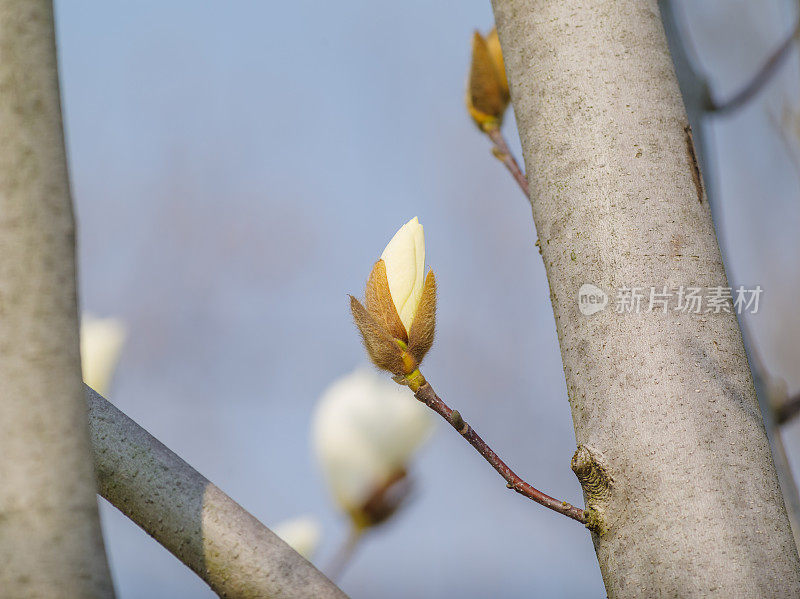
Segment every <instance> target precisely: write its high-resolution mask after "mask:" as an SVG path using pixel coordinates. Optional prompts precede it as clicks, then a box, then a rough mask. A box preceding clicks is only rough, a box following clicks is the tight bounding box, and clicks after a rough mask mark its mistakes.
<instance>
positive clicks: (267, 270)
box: [56, 0, 800, 599]
mask: <svg viewBox="0 0 800 599" xmlns="http://www.w3.org/2000/svg"><path fill="white" fill-rule="evenodd" d="M685 3H686V4H692V6H691V7H689V8H688V9H687V22H689V23H690V25H691V27H690V33H691V34H692V35H693V37H694V39H695V44H696V46H697V49H698V54H699V56H700V58H701V60H702V64H703V66H705V67H706V68H707V69H708V70H709V71H710V72H711V74H712V83H713V84H714V89H716V90H719V92H720V94H727V93H730V92H733V91H734V90H736V89H737V88H738V86H739V85H740V84H741V83H743V82H744V81H745V80H746V79H747V77H748V75H749V73H751V72H752V71H753V70H754V69H755V68H756V67H757V66H758V64H759V63H760V62H761V61H762V60H763V58H764V57H765V56H766V55H767V53H768V52H769V49H770V48H771V47H773V46H774V45H775V43H776V42H777V41H778V40H779V39H780V38H781V37H782V35H783V32H785V31H788V30H789V28H790V27H791V19H792V14H793V13H792V10H791V2H788V1H782V0H775V1H774V2H772V1H770V2H766V1H765V2H763V3H759V4H758V7H755V5H754V4H753V3H750V2H745V1H744V0H714V1H712V0H707V1H704V2H698V3H689V2H685ZM56 10H57V29H58V41H59V51H60V60H61V64H60V66H61V73H62V93H63V97H64V111H65V118H66V127H67V134H68V150H69V157H70V166H71V170H72V180H73V188H74V194H75V201H76V205H77V214H78V219H79V226H80V231H79V233H80V269H81V270H80V280H81V293H82V298H81V299H82V303H83V306H84V308H85V309H87V310H89V311H91V312H93V313H95V314H97V315H99V316H107V315H114V316H118V317H120V318H122V319H124V320H125V321H126V322H127V323H128V326H129V327H130V339H129V343H128V345H127V346H126V348H125V351H124V354H123V356H122V361H121V364H120V368H119V371H118V376H117V379H116V383H115V386H114V390H113V392H112V393H111V399H113V401H114V402H115V403H116V404H117V405H118V406H119V407H120V408H121V409H122V410H124V411H125V412H126V413H127V414H129V415H130V416H131V417H133V418H134V419H135V420H136V421H138V422H139V423H140V424H142V425H143V426H144V427H146V428H147V429H148V430H150V431H151V432H152V433H153V434H155V435H156V436H157V437H158V438H159V439H161V440H162V441H163V442H164V443H166V444H167V445H168V446H169V447H171V448H172V449H173V450H175V451H176V452H177V453H179V454H180V455H181V456H182V457H183V458H184V459H186V460H187V461H188V462H189V463H191V464H192V465H193V466H195V467H196V468H197V469H198V470H200V471H201V472H202V473H203V474H205V475H206V476H208V477H209V478H210V479H211V480H212V481H214V482H215V483H216V484H217V485H218V486H220V487H221V488H222V489H224V490H225V491H226V492H227V493H229V494H230V495H231V496H232V497H234V498H235V499H236V500H237V501H239V502H240V503H241V504H242V505H244V506H245V507H246V508H247V509H249V510H250V511H252V512H253V513H254V514H255V515H256V516H257V517H259V518H260V519H261V520H262V521H264V522H265V523H267V524H274V523H276V522H278V521H280V520H282V519H284V518H288V517H293V516H296V515H300V514H313V515H315V516H317V517H318V518H320V520H321V522H322V524H323V526H324V535H325V537H324V543H323V546H322V548H321V550H320V552H319V553H318V559H317V560H316V561H317V563H318V564H320V565H321V566H323V568H324V566H325V564H326V563H327V561H328V559H329V558H330V555H331V552H332V550H333V548H334V547H335V545H336V544H337V543H338V542H339V541H340V539H341V537H342V535H344V534H345V526H344V521H343V520H342V518H340V517H339V516H338V514H337V513H336V512H335V510H334V509H333V507H332V505H331V503H330V501H329V500H328V497H327V495H326V491H325V488H324V487H323V484H322V481H321V479H320V476H319V472H318V470H317V469H316V466H315V464H314V462H313V458H312V455H311V451H310V447H309V441H308V429H309V420H310V415H311V412H312V409H313V406H314V403H315V401H316V400H317V398H318V397H319V395H320V393H321V392H322V391H323V390H324V389H325V387H326V385H327V384H328V383H329V382H330V381H331V380H332V379H334V378H335V377H338V376H340V375H342V374H344V373H347V372H348V371H350V370H351V369H352V368H353V367H355V366H357V365H359V364H362V363H363V359H364V358H363V354H362V349H361V346H360V344H359V340H358V337H357V335H356V333H355V330H354V328H353V325H352V323H351V320H350V315H349V313H348V309H347V303H346V294H347V293H348V292H358V293H360V292H361V289H362V287H363V284H364V279H365V277H366V275H367V273H368V270H369V268H370V265H371V264H372V261H373V260H374V259H375V257H376V255H378V254H379V252H380V251H381V249H382V248H383V246H384V244H385V243H386V242H387V241H388V239H389V238H390V237H391V235H392V234H393V233H394V231H395V230H396V228H397V227H399V226H400V225H401V224H403V223H404V222H405V221H407V220H408V219H409V218H411V217H412V216H415V215H416V216H419V218H420V220H421V221H422V223H423V224H424V226H425V230H426V234H427V236H426V242H427V248H428V261H429V263H430V264H431V265H432V266H433V267H434V268H435V269H436V273H437V280H438V282H439V285H440V295H441V300H440V308H439V310H440V311H439V314H440V316H439V328H438V335H437V343H436V346H435V348H434V350H433V351H432V353H431V354H430V357H429V358H428V359H427V367H426V374H427V375H428V377H429V378H430V379H431V380H432V382H434V384H435V386H436V387H437V389H438V390H439V391H441V393H442V394H443V396H445V397H446V398H447V399H448V401H450V403H451V404H453V405H454V406H455V407H458V408H459V409H460V410H461V412H462V413H463V414H464V415H465V416H466V417H468V419H469V420H470V421H471V422H472V424H473V425H474V426H475V427H476V428H477V429H478V430H479V431H480V432H481V434H482V435H483V436H484V437H485V438H486V439H487V440H489V441H490V442H491V443H492V444H493V445H494V446H495V448H496V449H497V450H498V452H499V453H500V454H501V455H503V456H504V457H506V458H507V459H508V461H509V462H510V464H512V465H513V466H514V467H516V468H518V471H519V472H520V474H522V475H523V476H525V477H526V478H528V479H529V480H531V482H533V483H534V484H536V485H538V486H540V487H541V488H542V489H543V490H545V491H547V492H550V493H552V494H554V495H556V496H558V497H561V498H563V499H565V500H568V501H570V502H573V503H580V502H581V501H582V500H581V497H580V489H579V486H578V484H577V482H576V480H575V478H574V476H573V474H572V473H571V471H570V470H569V460H570V458H571V456H572V452H573V451H574V444H575V439H574V433H573V430H572V423H571V418H570V413H569V408H568V405H567V402H566V394H565V389H564V379H563V372H562V369H561V362H560V357H559V352H558V345H557V341H556V336H555V327H554V323H553V317H552V311H551V309H550V305H549V299H548V288H547V282H546V280H545V276H544V269H543V267H542V264H541V259H540V257H539V255H538V253H537V251H536V248H535V247H534V245H533V243H534V241H535V235H534V233H533V224H532V220H531V218H530V210H529V208H528V206H527V202H526V200H525V199H524V198H523V197H522V196H521V194H520V193H519V191H518V189H517V188H516V187H515V186H514V184H513V182H512V181H511V179H510V178H509V177H508V176H507V174H506V173H505V171H504V170H503V169H502V167H501V166H500V164H499V163H497V162H496V161H495V160H494V159H493V158H492V157H491V155H490V154H489V145H488V144H487V141H486V140H485V139H484V138H483V137H482V136H481V135H480V134H479V133H478V132H477V131H476V130H475V128H474V127H473V126H472V124H471V123H470V121H469V120H468V118H467V116H466V114H465V111H464V109H463V94H464V91H463V86H464V79H465V72H466V68H467V63H468V53H469V41H470V35H471V32H472V30H473V29H474V28H476V27H478V28H481V29H484V30H485V29H488V28H489V27H491V24H492V16H491V10H490V6H489V2H488V0H481V1H477V0H462V2H459V3H458V4H457V6H456V5H454V4H451V3H444V2H423V1H421V0H412V1H410V2H403V3H396V2H383V1H377V2H376V1H374V0H369V1H368V0H348V1H343V2H336V3H330V2H311V1H309V0H298V1H296V2H280V3H264V2H243V1H230V2H224V3H223V2H203V3H199V2H185V1H180V2H178V1H170V2H163V1H160V2H153V1H138V2H122V1H111V2H109V1H106V2H99V1H91V2H90V1H81V0H73V1H71V2H64V1H57V2H56ZM798 72H800V68H798V60H797V56H796V51H795V55H793V57H792V59H791V61H790V62H789V63H787V64H786V65H785V66H784V67H783V69H782V72H781V76H780V77H779V78H778V79H777V80H776V81H775V82H774V83H773V84H771V85H770V86H769V88H768V89H767V90H765V93H763V94H762V95H761V96H759V98H758V101H756V102H754V103H753V104H752V105H751V106H749V107H747V108H746V109H744V110H742V111H741V112H740V113H737V114H736V115H733V116H731V117H729V118H725V119H724V120H723V119H718V120H715V121H714V122H713V123H710V124H709V133H710V134H711V137H712V141H713V143H714V149H715V152H714V158H715V159H716V165H717V167H718V168H717V171H716V180H717V186H718V189H719V190H720V192H721V201H722V204H723V205H722V206H721V208H720V215H721V218H722V220H723V227H724V237H725V239H726V241H727V244H728V245H729V246H730V257H731V264H732V265H733V275H734V280H735V281H736V282H737V283H738V282H741V283H745V284H750V283H759V284H761V285H762V286H763V287H764V288H765V295H764V298H763V301H764V303H763V308H762V311H763V314H762V315H760V316H758V317H756V318H755V319H754V320H753V326H754V327H755V328H756V332H757V333H758V340H759V345H760V346H761V349H762V351H763V352H764V353H765V355H766V357H767V358H768V360H769V362H770V364H772V365H773V367H774V368H775V371H776V372H777V373H778V374H780V375H782V376H783V377H785V378H787V380H788V381H789V382H790V387H791V388H792V389H798V388H800V368H798V353H797V351H796V347H795V346H796V344H797V340H798V339H799V338H800V317H799V316H798V314H797V309H796V306H797V301H796V298H797V297H798V294H800V276H798V256H799V255H800V253H799V252H798V250H800V247H798V245H799V243H800V242H798V235H797V231H798V229H800V204H799V203H798V170H797V168H798V167H797V164H793V162H792V159H791V157H790V154H789V153H788V151H787V146H786V145H785V144H784V142H783V141H782V140H781V138H780V136H779V135H778V134H777V132H776V129H775V128H774V126H773V125H772V124H771V121H772V120H774V118H778V119H779V118H780V113H781V110H782V108H783V106H784V105H785V104H786V103H787V102H788V103H789V104H792V103H793V104H794V105H797V97H798ZM771 115H772V116H771ZM506 131H507V134H508V136H509V137H510V138H511V140H512V144H513V145H514V147H515V148H516V147H517V143H518V142H517V139H516V133H515V130H514V125H513V120H512V119H509V122H508V123H507V126H506ZM794 143H795V146H794V148H795V151H798V146H797V142H796V141H795V142H794ZM795 159H796V157H795ZM478 373H480V375H479V374H478ZM490 391H491V392H490ZM799 435H800V427H798V426H797V425H796V426H793V427H791V428H790V430H789V434H788V437H789V439H788V441H789V447H790V450H791V451H792V452H793V455H795V456H800V443H799V442H798V441H797V439H798V436H799ZM414 475H415V477H416V479H417V483H418V484H417V490H416V494H415V501H414V502H413V503H412V505H410V506H409V507H408V509H406V510H405V511H404V512H403V513H401V514H400V515H399V516H398V517H397V518H396V519H395V521H394V522H393V523H391V524H390V525H388V526H387V527H386V528H385V529H383V530H381V531H380V532H378V533H376V534H375V535H374V537H373V538H369V539H367V542H366V544H365V545H364V546H363V548H362V550H361V551H360V553H359V554H358V555H357V557H356V559H355V560H354V562H353V563H352V566H351V568H350V569H349V571H348V572H347V573H346V575H345V576H344V577H343V579H342V580H341V585H342V587H343V588H344V589H345V590H346V591H347V592H348V593H350V594H351V595H352V596H353V597H354V598H355V599H358V598H372V597H381V598H386V599H392V598H395V597H397V598H400V597H449V596H459V597H466V598H475V599H478V598H485V597H495V598H498V599H504V598H516V597H531V596H543V597H603V596H604V592H603V589H602V583H601V580H600V575H599V570H598V568H597V565H596V562H595V558H594V551H593V548H592V545H591V542H590V540H589V537H588V535H586V533H585V532H584V531H583V530H582V529H581V527H580V526H578V525H576V524H575V523H574V522H572V521H570V520H567V519H565V518H562V517H559V516H556V515H554V514H552V513H551V512H548V511H547V510H544V509H540V508H538V507H537V506H534V505H532V504H530V503H529V502H527V501H525V500H524V499H522V498H521V497H518V496H516V495H514V494H513V493H510V492H509V491H507V490H506V489H505V486H504V485H503V484H502V482H501V481H500V479H499V478H498V477H497V476H496V474H495V473H494V472H492V471H491V470H490V469H489V468H488V466H486V465H485V464H484V463H483V462H482V461H481V459H480V457H479V456H478V455H477V454H475V452H473V451H472V450H470V449H469V448H468V447H466V445H465V444H464V442H463V440H462V439H460V438H458V437H457V436H456V435H453V434H452V432H451V431H448V430H445V429H444V428H443V427H440V428H439V430H438V431H437V433H436V435H435V436H434V438H433V440H432V442H431V443H429V445H428V446H426V448H425V450H424V452H423V454H422V455H421V456H420V459H419V460H418V462H417V464H416V468H415V469H414ZM103 518H104V524H105V534H106V539H107V545H108V550H109V553H110V557H111V564H112V569H113V574H114V577H115V581H116V585H117V588H118V591H119V596H120V597H121V598H123V599H134V598H152V597H171V598H175V599H179V598H194V597H207V596H211V593H210V591H209V590H208V589H207V587H205V585H204V584H203V583H202V582H200V581H199V579H197V577H196V576H195V575H194V574H193V573H191V572H190V571H189V570H188V569H186V568H184V567H183V566H182V565H181V564H180V563H179V562H178V561H177V560H176V559H175V558H173V557H172V556H171V555H170V554H168V553H167V552H166V551H164V550H162V549H161V548H160V546H158V545H157V544H156V543H155V542H154V541H152V540H151V539H150V538H149V537H147V536H146V535H145V534H144V533H143V532H141V531H140V530H139V529H138V528H137V527H136V526H135V525H133V524H132V523H130V522H129V521H128V520H126V519H125V518H124V517H122V516H121V515H119V513H118V512H116V510H114V509H113V508H111V507H109V506H108V505H104V507H103Z"/></svg>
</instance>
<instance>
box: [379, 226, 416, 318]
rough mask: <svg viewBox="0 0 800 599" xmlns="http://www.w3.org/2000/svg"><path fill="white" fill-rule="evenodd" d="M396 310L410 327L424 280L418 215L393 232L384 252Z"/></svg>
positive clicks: (382, 256) (387, 276)
mask: <svg viewBox="0 0 800 599" xmlns="http://www.w3.org/2000/svg"><path fill="white" fill-rule="evenodd" d="M381 260H383V262H384V264H385V265H386V279H387V280H388V282H389V292H390V293H391V295H392V301H394V306H395V308H396V309H397V314H398V315H399V316H400V320H401V321H402V322H403V326H404V327H405V328H406V333H408V332H410V331H411V322H412V321H413V320H414V315H415V314H416V313H417V306H418V305H419V300H420V298H421V297H422V286H423V284H424V282H425V233H424V231H423V229H422V225H421V224H419V220H418V219H417V217H416V216H415V217H414V218H412V219H411V220H410V221H408V222H407V223H406V224H404V225H403V226H402V227H400V230H399V231H397V233H395V234H394V237H392V239H391V241H389V244H388V245H387V246H386V249H385V250H383V253H382V254H381Z"/></svg>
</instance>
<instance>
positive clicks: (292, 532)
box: [272, 516, 322, 560]
mask: <svg viewBox="0 0 800 599" xmlns="http://www.w3.org/2000/svg"><path fill="white" fill-rule="evenodd" d="M272 532H274V533H275V534H276V535H278V536H279V537H280V538H281V539H282V540H283V541H284V542H285V543H286V544H287V545H289V547H291V548H292V549H294V550H295V551H297V553H299V554H300V555H302V556H303V557H304V558H306V559H307V560H310V559H311V557H312V556H313V555H314V552H315V551H316V550H317V546H318V545H319V539H320V536H322V533H321V531H320V526H319V522H317V519H316V518H314V517H312V516H299V517H297V518H292V519H290V520H284V521H283V522H279V523H278V524H276V525H275V526H273V527H272Z"/></svg>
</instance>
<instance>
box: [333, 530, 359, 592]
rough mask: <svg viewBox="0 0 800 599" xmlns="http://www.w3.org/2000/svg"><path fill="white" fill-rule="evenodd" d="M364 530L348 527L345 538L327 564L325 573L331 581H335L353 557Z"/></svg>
mask: <svg viewBox="0 0 800 599" xmlns="http://www.w3.org/2000/svg"><path fill="white" fill-rule="evenodd" d="M364 530H365V529H364V528H361V527H358V526H351V527H350V532H348V533H347V538H345V540H344V542H343V543H342V544H341V545H340V546H339V548H338V549H337V550H336V553H335V554H334V556H333V559H332V560H331V563H330V565H329V566H328V569H327V572H326V574H327V576H328V578H329V579H330V580H331V581H333V582H335V581H336V580H338V579H339V578H340V577H341V576H342V574H343V573H344V570H345V568H347V566H348V564H349V563H350V561H351V560H352V559H353V555H355V552H356V548H357V547H358V543H359V541H361V539H362V537H363V536H364Z"/></svg>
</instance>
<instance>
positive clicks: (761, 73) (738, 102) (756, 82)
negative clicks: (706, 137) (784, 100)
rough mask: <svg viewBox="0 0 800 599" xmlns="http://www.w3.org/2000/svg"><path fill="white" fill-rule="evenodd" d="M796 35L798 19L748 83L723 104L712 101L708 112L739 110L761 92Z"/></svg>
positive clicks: (787, 51)
mask: <svg viewBox="0 0 800 599" xmlns="http://www.w3.org/2000/svg"><path fill="white" fill-rule="evenodd" d="M798 33H800V19H798V20H797V22H796V23H795V26H794V28H793V29H792V32H791V34H789V36H787V38H786V39H785V40H784V41H783V43H782V44H781V45H780V46H778V48H777V49H776V50H775V51H774V52H773V53H772V54H771V55H770V57H769V58H768V59H767V60H766V61H765V62H764V64H763V65H762V67H761V68H760V69H759V70H758V72H757V73H756V74H755V76H754V77H753V78H752V79H751V80H750V82H749V83H748V84H747V85H745V86H744V87H743V88H742V89H741V90H739V92H738V93H737V94H734V95H733V96H732V97H730V98H728V99H727V100H725V101H724V102H716V101H714V100H713V99H712V101H711V104H710V106H709V107H708V111H709V112H713V113H715V114H724V113H726V112H732V111H734V110H736V109H737V108H741V107H742V106H744V105H745V104H747V102H749V101H750V100H751V99H752V98H753V97H754V96H755V95H756V94H757V93H758V92H759V91H760V90H761V88H763V87H764V85H765V84H766V83H767V82H768V81H769V80H770V78H771V77H772V75H773V74H774V73H775V71H776V70H777V69H778V67H779V66H780V65H781V64H782V63H783V61H784V60H785V59H786V58H787V57H788V56H789V51H790V50H791V48H792V44H793V43H794V40H795V38H796V37H797V35H798Z"/></svg>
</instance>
